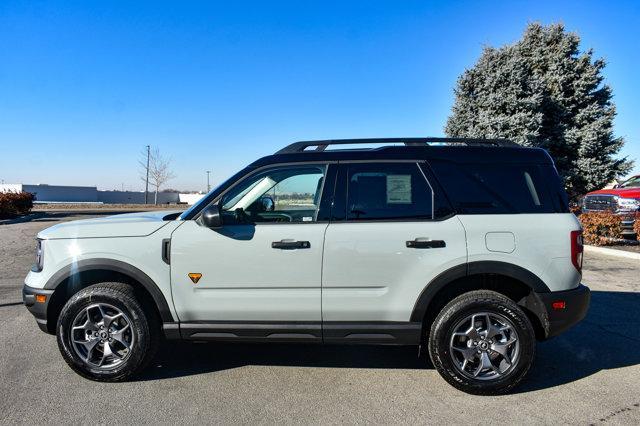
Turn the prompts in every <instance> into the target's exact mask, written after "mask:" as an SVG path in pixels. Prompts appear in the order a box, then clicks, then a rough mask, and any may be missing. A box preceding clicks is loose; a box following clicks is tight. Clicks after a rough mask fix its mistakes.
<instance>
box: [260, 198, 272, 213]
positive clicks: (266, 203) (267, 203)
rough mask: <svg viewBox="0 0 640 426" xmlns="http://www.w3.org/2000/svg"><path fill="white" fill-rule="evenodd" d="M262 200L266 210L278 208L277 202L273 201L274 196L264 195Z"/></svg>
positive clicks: (270, 210)
mask: <svg viewBox="0 0 640 426" xmlns="http://www.w3.org/2000/svg"><path fill="white" fill-rule="evenodd" d="M260 202H261V203H262V208H263V209H264V211H265V212H272V211H274V210H275V208H276V203H275V202H274V201H273V198H271V197H269V196H268V195H265V196H264V197H262V198H261V199H260Z"/></svg>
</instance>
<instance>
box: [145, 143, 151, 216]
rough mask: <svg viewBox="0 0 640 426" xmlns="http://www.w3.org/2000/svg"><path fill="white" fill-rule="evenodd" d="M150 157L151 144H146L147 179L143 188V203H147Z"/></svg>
mask: <svg viewBox="0 0 640 426" xmlns="http://www.w3.org/2000/svg"><path fill="white" fill-rule="evenodd" d="M150 157H151V146H150V145H147V179H146V180H145V183H146V185H145V188H144V203H145V204H147V197H148V196H149V158H150Z"/></svg>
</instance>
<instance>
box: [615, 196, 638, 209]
mask: <svg viewBox="0 0 640 426" xmlns="http://www.w3.org/2000/svg"><path fill="white" fill-rule="evenodd" d="M616 203H617V204H618V209H620V210H631V211H633V210H638V208H640V201H638V200H636V199H635V198H621V197H616Z"/></svg>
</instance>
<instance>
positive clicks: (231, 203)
mask: <svg viewBox="0 0 640 426" xmlns="http://www.w3.org/2000/svg"><path fill="white" fill-rule="evenodd" d="M324 173H325V166H285V167H276V168H273V169H269V170H266V171H262V172H260V173H257V174H255V175H253V176H250V177H248V178H246V179H244V180H243V181H242V182H240V183H239V184H238V185H236V186H235V187H233V188H231V190H229V192H227V193H226V194H225V195H224V196H223V197H222V201H221V205H222V209H221V210H222V215H223V221H224V223H226V224H233V223H259V222H315V221H316V216H317V212H318V205H319V202H320V195H321V191H322V184H323V181H324Z"/></svg>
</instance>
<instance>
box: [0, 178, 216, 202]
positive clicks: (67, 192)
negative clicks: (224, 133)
mask: <svg viewBox="0 0 640 426" xmlns="http://www.w3.org/2000/svg"><path fill="white" fill-rule="evenodd" d="M0 192H30V193H32V194H35V196H36V200H35V203H99V204H144V191H99V190H98V188H96V187H95V186H63V185H46V184H38V185H30V184H22V183H18V184H2V185H0ZM203 196H204V194H180V193H177V192H159V193H158V204H178V203H180V204H189V205H191V204H194V203H195V202H197V201H198V200H199V199H200V198H202V197H203ZM154 197H155V194H154V193H152V192H150V193H149V196H148V201H149V203H150V204H151V203H153V200H154Z"/></svg>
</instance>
